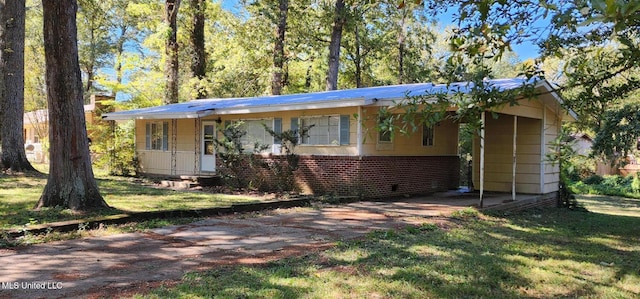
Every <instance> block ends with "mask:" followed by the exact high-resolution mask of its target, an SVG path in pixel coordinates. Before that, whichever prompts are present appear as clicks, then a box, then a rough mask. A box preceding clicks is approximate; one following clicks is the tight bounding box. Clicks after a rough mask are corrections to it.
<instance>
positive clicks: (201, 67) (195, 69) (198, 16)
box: [191, 0, 207, 99]
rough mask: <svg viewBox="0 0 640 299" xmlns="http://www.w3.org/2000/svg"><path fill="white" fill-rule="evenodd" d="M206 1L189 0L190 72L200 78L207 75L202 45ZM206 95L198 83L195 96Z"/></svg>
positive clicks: (203, 96) (205, 91) (202, 96)
mask: <svg viewBox="0 0 640 299" xmlns="http://www.w3.org/2000/svg"><path fill="white" fill-rule="evenodd" d="M206 3H207V2H206V1H204V0H191V6H192V8H193V10H194V12H193V20H192V21H193V32H192V33H191V46H192V47H193V55H192V56H191V73H193V76H194V77H195V78H198V79H199V80H202V79H204V78H205V77H206V75H207V52H206V51H205V47H204V21H205V15H204V13H205V10H206ZM206 97H207V89H206V88H202V86H200V85H198V90H197V94H196V98H198V99H203V98H206Z"/></svg>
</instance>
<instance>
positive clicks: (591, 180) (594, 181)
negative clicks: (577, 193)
mask: <svg viewBox="0 0 640 299" xmlns="http://www.w3.org/2000/svg"><path fill="white" fill-rule="evenodd" d="M602 181H604V178H602V177H601V176H599V175H597V174H595V175H592V176H590V177H588V178H586V179H584V180H582V182H583V183H585V184H587V185H598V184H600V183H602Z"/></svg>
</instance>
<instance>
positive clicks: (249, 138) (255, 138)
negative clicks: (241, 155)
mask: <svg viewBox="0 0 640 299" xmlns="http://www.w3.org/2000/svg"><path fill="white" fill-rule="evenodd" d="M242 122H243V125H242V129H244V130H245V131H246V132H247V134H246V135H244V136H242V138H240V142H242V147H244V149H245V151H248V152H253V150H254V147H255V145H256V143H258V144H259V145H268V146H271V145H272V144H273V136H271V134H269V132H267V130H265V129H264V125H266V126H267V128H269V129H271V130H273V121H271V120H265V119H256V120H243V121H242ZM263 124H264V125H263Z"/></svg>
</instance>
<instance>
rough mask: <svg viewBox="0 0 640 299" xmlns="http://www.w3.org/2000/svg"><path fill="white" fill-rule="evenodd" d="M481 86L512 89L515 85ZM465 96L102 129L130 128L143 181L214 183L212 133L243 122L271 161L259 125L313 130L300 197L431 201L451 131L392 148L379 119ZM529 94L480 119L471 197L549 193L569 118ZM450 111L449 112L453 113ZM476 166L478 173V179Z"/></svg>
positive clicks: (426, 89)
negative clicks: (391, 111) (421, 103)
mask: <svg viewBox="0 0 640 299" xmlns="http://www.w3.org/2000/svg"><path fill="white" fill-rule="evenodd" d="M488 83H489V84H492V85H494V86H495V87H497V88H501V89H513V88H517V87H519V86H521V85H522V84H523V83H524V80H523V79H499V80H490V81H489V82H488ZM468 87H469V86H468V84H467V83H456V84H452V85H450V86H447V85H434V84H431V83H424V84H406V85H395V86H380V87H370V88H359V89H350V90H337V91H326V92H315V93H308V94H291V95H281V96H263V97H255V98H231V99H205V100H194V101H190V102H186V103H178V104H171V105H165V106H159V107H151V108H144V109H136V110H130V111H120V112H115V113H108V114H105V119H107V120H128V119H135V122H136V137H135V138H136V140H135V142H136V149H137V155H138V160H139V162H140V169H141V171H142V172H144V173H146V174H149V175H165V176H179V175H194V176H198V175H207V174H214V173H215V171H216V152H215V147H214V146H213V144H214V142H213V140H214V139H215V138H218V133H216V132H217V131H216V129H217V128H218V127H219V126H221V125H222V124H224V123H225V122H228V121H237V120H243V121H245V125H246V129H247V132H248V135H247V137H246V140H243V141H245V142H246V143H247V144H250V143H252V142H251V141H256V140H257V141H259V142H260V143H262V144H270V145H273V146H272V147H271V149H270V150H269V153H265V154H264V155H263V156H265V158H268V156H269V155H279V154H280V147H279V146H278V144H277V143H278V142H277V141H274V140H273V138H272V137H271V136H270V135H269V134H267V133H266V132H265V130H264V128H263V127H262V124H263V123H264V124H266V125H267V126H269V127H270V128H273V130H275V131H282V130H288V129H293V130H296V129H297V128H299V127H300V126H307V125H314V126H313V127H312V128H311V129H310V131H309V136H308V137H305V138H302V142H301V143H302V144H301V145H300V146H298V147H297V149H296V151H297V153H298V154H300V155H301V160H300V169H299V170H298V171H297V172H296V181H297V183H298V184H299V186H300V187H301V188H302V190H303V191H306V192H312V193H316V194H322V193H332V194H339V195H362V196H366V197H381V196H393V195H404V194H418V193H430V192H434V191H441V190H448V189H453V188H458V186H459V176H460V175H459V158H458V129H459V123H454V122H453V121H452V120H449V119H446V120H443V121H441V122H439V123H438V124H436V125H434V126H432V127H427V126H422V128H419V129H418V130H417V131H416V132H415V133H414V134H411V135H409V136H405V135H401V134H396V136H395V137H394V138H393V139H392V138H391V136H389V135H387V134H379V133H378V132H377V131H376V130H375V127H376V125H377V122H378V120H377V113H378V110H379V109H380V108H382V107H389V106H393V104H394V101H402V100H404V99H406V96H407V95H410V96H418V95H425V94H426V93H430V94H431V93H434V92H438V91H440V92H443V91H445V92H446V91H447V90H449V91H450V90H454V89H455V90H461V91H466V90H468ZM537 88H538V89H539V91H541V93H540V94H541V95H540V96H539V98H537V99H532V100H525V99H522V100H520V101H519V104H520V105H517V106H507V107H504V108H502V109H500V110H499V111H495V112H496V113H497V115H498V116H499V117H498V118H497V119H494V118H493V117H491V116H490V115H489V116H487V117H486V129H485V130H484V134H485V138H484V147H481V145H480V141H479V139H476V140H475V146H474V149H475V150H474V157H475V158H474V167H473V169H474V175H473V179H474V186H476V189H478V188H483V190H486V191H500V192H510V191H512V190H513V191H514V192H515V191H517V192H521V193H531V194H555V192H557V191H558V180H559V171H558V168H557V166H552V165H551V163H550V162H546V161H545V159H544V157H545V154H546V153H547V152H548V146H547V144H548V143H549V142H551V141H552V140H553V139H554V138H555V137H556V136H557V135H558V133H559V130H560V122H561V121H562V120H574V119H575V114H572V113H570V112H567V111H565V110H563V109H562V108H561V106H560V104H561V99H560V98H559V97H558V95H557V94H556V93H555V92H553V88H552V87H551V86H550V85H549V83H547V82H546V81H539V82H537ZM455 110H456V109H455V107H452V108H451V111H452V113H454V111H455ZM398 113H401V112H400V111H399V112H398ZM481 161H482V162H481ZM480 164H484V167H482V169H481V167H479V166H480ZM514 178H515V179H514ZM481 182H482V183H481ZM514 186H515V189H514V188H513V187H514Z"/></svg>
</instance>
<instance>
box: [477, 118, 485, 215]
mask: <svg viewBox="0 0 640 299" xmlns="http://www.w3.org/2000/svg"><path fill="white" fill-rule="evenodd" d="M484 126H485V112H484V111H482V114H481V115H480V203H479V204H478V206H479V207H480V208H482V205H483V201H484V198H483V196H484V135H485V128H484Z"/></svg>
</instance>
